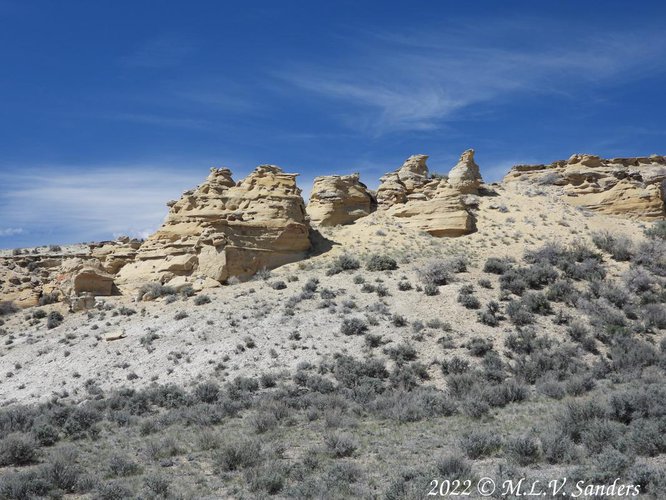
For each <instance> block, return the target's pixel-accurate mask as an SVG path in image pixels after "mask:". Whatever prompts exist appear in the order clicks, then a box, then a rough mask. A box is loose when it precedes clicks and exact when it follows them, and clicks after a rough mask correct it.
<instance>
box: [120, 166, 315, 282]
mask: <svg viewBox="0 0 666 500" xmlns="http://www.w3.org/2000/svg"><path fill="white" fill-rule="evenodd" d="M296 175H297V174H286V173H284V172H282V170H281V169H280V168H278V167H276V166H273V165H261V166H259V167H257V168H256V169H255V170H254V172H252V173H251V174H250V175H249V176H248V177H246V178H245V179H244V180H242V181H240V182H239V183H238V184H236V183H235V182H234V181H233V179H232V177H231V171H230V170H229V169H226V168H220V169H217V168H213V169H211V172H210V175H209V176H208V178H207V179H206V181H205V182H204V183H203V184H201V185H200V186H199V187H198V188H196V189H194V190H190V191H186V192H185V193H183V196H182V197H181V198H180V200H178V201H175V202H169V203H168V205H169V206H170V210H169V214H168V215H167V218H166V220H165V222H164V223H163V224H162V226H161V227H160V229H159V230H158V231H157V232H156V233H154V234H153V235H151V236H150V237H149V238H148V239H147V240H146V241H145V243H143V245H142V246H141V247H140V248H139V249H138V250H137V253H136V257H135V261H134V262H132V263H129V264H126V265H125V266H124V267H122V269H120V271H119V272H118V275H117V282H118V283H119V284H121V285H123V286H130V285H140V284H143V283H145V282H147V281H160V282H163V283H164V282H167V281H169V280H171V279H173V278H174V277H177V276H186V277H193V278H194V277H207V278H211V279H213V280H215V281H216V282H224V281H226V280H227V279H228V278H230V277H232V276H238V277H246V276H250V275H253V274H255V273H256V272H257V271H258V270H260V269H262V268H274V267H277V266H279V265H282V264H285V263H288V262H293V261H296V260H299V259H301V258H303V257H304V256H305V253H306V252H307V250H308V249H309V248H310V241H309V238H308V235H309V227H308V224H307V220H306V217H305V205H304V202H303V198H302V197H301V190H300V189H299V188H298V187H297V186H296Z"/></svg>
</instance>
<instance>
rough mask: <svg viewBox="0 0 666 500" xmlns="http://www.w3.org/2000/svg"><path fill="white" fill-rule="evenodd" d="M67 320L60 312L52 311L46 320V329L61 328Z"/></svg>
mask: <svg viewBox="0 0 666 500" xmlns="http://www.w3.org/2000/svg"><path fill="white" fill-rule="evenodd" d="M64 319H65V318H64V317H63V315H62V314H60V313H59V312H58V311H51V312H50V313H49V315H48V316H47V318H46V328H48V329H49V330H51V329H53V328H56V327H58V326H60V325H61V324H62V322H63V320H64Z"/></svg>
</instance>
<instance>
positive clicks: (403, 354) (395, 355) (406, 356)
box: [384, 343, 417, 364]
mask: <svg viewBox="0 0 666 500" xmlns="http://www.w3.org/2000/svg"><path fill="white" fill-rule="evenodd" d="M384 352H385V353H386V355H387V356H388V357H390V358H391V359H392V360H393V361H395V362H396V363H399V364H402V363H406V362H408V361H414V360H415V359H416V356H417V353H416V349H415V348H414V346H412V345H410V344H407V343H402V344H398V345H397V346H395V347H389V348H386V349H384Z"/></svg>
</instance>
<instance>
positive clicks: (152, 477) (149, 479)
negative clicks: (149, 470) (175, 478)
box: [143, 474, 171, 498]
mask: <svg viewBox="0 0 666 500" xmlns="http://www.w3.org/2000/svg"><path fill="white" fill-rule="evenodd" d="M143 485H144V487H145V488H146V490H148V492H149V493H150V495H151V496H154V497H157V498H168V495H169V489H170V486H171V483H170V481H169V480H168V479H167V478H166V477H164V476H163V475H161V474H149V475H147V476H146V477H144V478H143Z"/></svg>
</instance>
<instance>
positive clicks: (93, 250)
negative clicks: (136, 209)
mask: <svg viewBox="0 0 666 500" xmlns="http://www.w3.org/2000/svg"><path fill="white" fill-rule="evenodd" d="M89 246H90V255H92V256H93V257H94V258H96V259H98V260H99V261H100V262H101V263H102V266H103V267H104V269H105V270H106V271H107V272H109V273H111V274H116V273H117V272H118V271H120V270H121V269H122V268H123V267H124V266H125V265H126V264H129V263H130V262H132V261H134V258H135V257H136V251H137V250H138V249H139V247H140V246H141V241H140V240H137V239H130V238H129V237H128V236H121V237H119V238H118V239H116V240H115V241H102V242H99V243H93V244H90V245H89Z"/></svg>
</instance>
